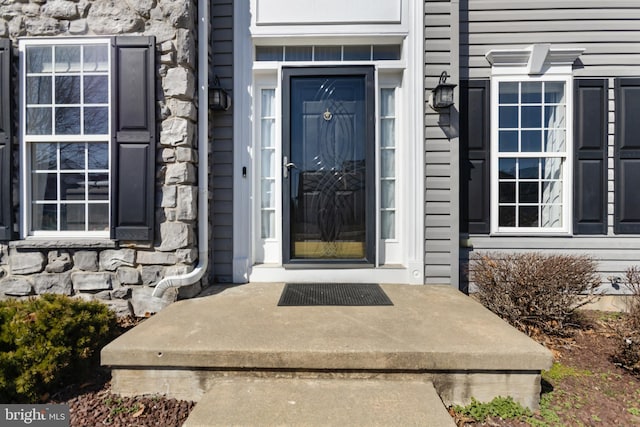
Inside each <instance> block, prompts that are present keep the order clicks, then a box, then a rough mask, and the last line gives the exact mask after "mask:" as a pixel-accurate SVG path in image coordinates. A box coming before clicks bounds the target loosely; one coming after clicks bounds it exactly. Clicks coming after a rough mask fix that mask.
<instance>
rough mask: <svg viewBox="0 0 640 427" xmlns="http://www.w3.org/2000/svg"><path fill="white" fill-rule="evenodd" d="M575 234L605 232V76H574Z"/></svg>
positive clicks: (606, 93) (606, 88) (606, 98)
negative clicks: (587, 78)
mask: <svg viewBox="0 0 640 427" xmlns="http://www.w3.org/2000/svg"><path fill="white" fill-rule="evenodd" d="M574 87H575V89H574V91H575V118H574V163H575V165H574V194H573V207H574V215H573V232H574V234H607V112H608V105H607V102H608V92H607V91H608V84H607V80H605V79H594V80H591V79H589V80H586V79H585V80H580V79H578V80H575V86H574Z"/></svg>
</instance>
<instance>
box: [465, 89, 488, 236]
mask: <svg viewBox="0 0 640 427" xmlns="http://www.w3.org/2000/svg"><path fill="white" fill-rule="evenodd" d="M489 88H490V85H489V80H466V81H465V80H463V81H461V82H460V89H461V91H460V210H461V212H460V220H461V224H460V231H461V232H463V233H464V232H469V233H489V232H490V231H491V222H490V219H489V211H490V209H489V204H490V201H491V200H490V188H491V183H490V181H489V180H490V174H489V173H490V169H489V165H490V159H491V151H490V147H491V144H490V140H491V132H490V127H491V120H490V117H491V115H490V105H491V104H490V102H489V101H490V98H489V97H490V92H489Z"/></svg>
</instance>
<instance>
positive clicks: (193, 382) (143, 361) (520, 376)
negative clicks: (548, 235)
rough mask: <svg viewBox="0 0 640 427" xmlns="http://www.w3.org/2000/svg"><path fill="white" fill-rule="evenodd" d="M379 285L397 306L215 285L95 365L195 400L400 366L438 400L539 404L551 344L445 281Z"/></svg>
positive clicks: (268, 287)
mask: <svg viewBox="0 0 640 427" xmlns="http://www.w3.org/2000/svg"><path fill="white" fill-rule="evenodd" d="M382 286H383V289H384V290H385V292H386V293H387V295H388V296H389V298H390V299H391V300H392V301H393V303H394V305H393V306H378V307H326V306H325V307H278V305H277V303H278V300H279V297H280V294H281V291H282V288H283V284H275V283H252V284H248V285H242V286H235V287H229V288H218V289H216V290H215V291H216V292H218V293H217V294H215V295H211V296H207V297H203V298H197V299H192V300H186V301H181V302H177V303H174V304H172V305H171V306H169V307H167V308H166V309H164V310H163V311H161V312H160V313H158V314H157V315H155V316H154V317H152V318H151V319H149V320H147V321H145V322H143V323H142V324H141V325H139V326H137V327H136V328H134V329H133V330H131V331H129V332H127V333H126V334H124V335H123V336H121V337H119V338H118V339H117V340H115V341H114V342H112V343H111V344H109V345H108V346H106V347H105V348H104V349H103V351H102V364H103V365H107V366H110V367H111V368H112V376H113V379H112V388H113V389H114V391H115V392H119V393H122V394H142V393H143V392H149V391H151V390H155V392H164V393H166V394H169V395H173V396H175V397H179V398H189V399H194V400H198V399H200V398H201V397H202V395H203V394H204V393H205V392H206V391H207V390H208V389H209V388H210V387H212V386H213V384H214V383H215V381H216V379H219V378H220V377H225V376H237V375H245V376H246V375H249V376H262V377H268V376H285V377H295V376H304V377H307V378H308V377H316V378H321V377H323V376H327V375H333V376H335V375H339V376H341V377H349V376H357V377H359V378H376V377H379V376H390V375H391V376H393V375H401V376H403V377H404V378H409V377H411V378H412V379H415V377H416V376H417V377H419V378H421V379H423V380H427V381H433V383H434V385H435V387H436V390H437V391H438V393H439V394H440V396H441V397H442V398H443V400H445V403H464V402H465V401H468V400H469V399H470V398H471V397H472V396H473V397H475V398H477V399H484V400H486V399H488V400H490V398H491V397H492V396H497V395H503V396H505V395H510V396H513V397H514V399H516V400H518V401H520V402H521V403H523V404H525V405H527V406H530V407H536V406H537V404H538V394H539V390H540V371H541V370H542V369H548V368H549V367H550V366H551V363H552V356H551V354H550V353H549V351H547V350H546V349H545V348H543V347H542V346H540V345H539V344H537V343H535V342H534V341H532V340H531V339H529V338H528V337H527V336H525V335H524V334H522V333H520V332H518V331H517V330H515V329H514V328H512V327H511V326H509V325H508V324H506V323H505V322H503V321H502V320H501V319H499V318H498V317H497V316H495V315H494V314H492V313H491V312H489V311H488V310H486V309H485V308H484V307H483V306H482V305H480V304H479V303H477V302H476V301H474V300H472V299H471V298H469V297H467V296H466V295H464V294H462V293H460V292H459V291H458V290H456V289H453V288H452V287H450V286H434V285H424V286H416V285H382ZM484 384H489V385H490V387H491V389H488V388H487V387H485V386H484ZM152 392H153V391H152Z"/></svg>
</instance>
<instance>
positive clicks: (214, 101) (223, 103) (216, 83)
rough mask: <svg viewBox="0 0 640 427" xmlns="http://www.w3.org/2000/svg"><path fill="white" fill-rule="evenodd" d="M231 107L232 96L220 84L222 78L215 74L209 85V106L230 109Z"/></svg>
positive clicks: (215, 108) (213, 108) (216, 108)
mask: <svg viewBox="0 0 640 427" xmlns="http://www.w3.org/2000/svg"><path fill="white" fill-rule="evenodd" d="M229 107H231V96H230V95H229V94H228V93H227V91H226V90H224V89H223V88H222V86H220V79H218V76H215V78H214V80H213V84H212V85H211V86H210V87H209V108H211V109H212V110H224V111H226V110H228V109H229Z"/></svg>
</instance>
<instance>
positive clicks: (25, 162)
mask: <svg viewBox="0 0 640 427" xmlns="http://www.w3.org/2000/svg"><path fill="white" fill-rule="evenodd" d="M77 44H82V45H89V44H105V45H107V46H108V47H110V46H111V39H110V38H83V37H69V38H53V37H39V38H30V39H20V40H19V42H18V51H19V59H20V60H19V82H20V83H19V84H20V97H19V100H18V102H19V123H20V144H19V156H20V218H21V221H20V236H21V238H22V239H34V240H37V239H51V238H56V239H60V238H70V239H86V238H100V239H102V238H108V237H109V235H110V232H109V229H110V227H111V213H110V212H111V207H112V188H111V185H110V186H109V196H108V200H107V201H106V202H105V203H106V204H108V205H109V222H110V223H109V227H108V228H107V230H106V231H34V230H32V226H31V219H32V209H31V205H32V200H31V188H32V180H31V150H30V149H29V148H30V147H27V146H28V145H29V144H30V143H35V142H57V143H59V142H106V143H107V144H108V153H111V123H112V115H113V99H112V79H113V76H112V70H111V62H112V61H113V58H112V57H111V49H110V48H108V49H107V55H108V76H109V78H108V82H109V87H108V89H107V93H108V97H109V98H108V108H109V112H108V123H107V129H108V133H107V134H105V135H99V136H96V135H44V136H43V135H29V136H28V135H26V108H27V104H26V99H25V88H26V76H27V72H26V71H27V70H26V55H25V52H26V48H27V46H34V45H40V46H62V45H77ZM52 96H53V94H52ZM112 168H113V164H112V159H111V158H109V181H111V171H112V170H113V169H112ZM56 171H59V169H56Z"/></svg>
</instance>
